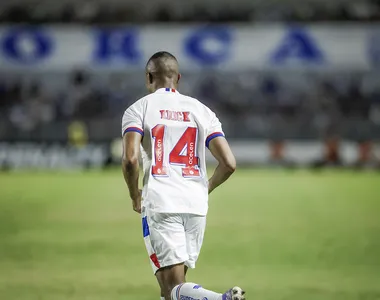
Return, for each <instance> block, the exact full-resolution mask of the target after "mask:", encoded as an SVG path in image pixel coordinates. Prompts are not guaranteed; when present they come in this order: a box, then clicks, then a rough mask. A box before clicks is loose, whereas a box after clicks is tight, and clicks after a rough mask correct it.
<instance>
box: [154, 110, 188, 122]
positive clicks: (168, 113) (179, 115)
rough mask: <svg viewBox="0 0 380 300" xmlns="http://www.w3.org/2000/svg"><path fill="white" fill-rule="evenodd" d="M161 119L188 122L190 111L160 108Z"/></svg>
mask: <svg viewBox="0 0 380 300" xmlns="http://www.w3.org/2000/svg"><path fill="white" fill-rule="evenodd" d="M160 114H161V119H164V120H172V121H179V122H190V112H188V111H172V110H167V109H162V110H160Z"/></svg>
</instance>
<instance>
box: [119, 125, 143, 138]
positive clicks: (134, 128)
mask: <svg viewBox="0 0 380 300" xmlns="http://www.w3.org/2000/svg"><path fill="white" fill-rule="evenodd" d="M131 131H134V132H138V133H140V134H141V135H142V136H144V131H142V129H140V128H138V127H128V128H127V129H125V130H124V133H123V135H124V134H126V133H127V132H131Z"/></svg>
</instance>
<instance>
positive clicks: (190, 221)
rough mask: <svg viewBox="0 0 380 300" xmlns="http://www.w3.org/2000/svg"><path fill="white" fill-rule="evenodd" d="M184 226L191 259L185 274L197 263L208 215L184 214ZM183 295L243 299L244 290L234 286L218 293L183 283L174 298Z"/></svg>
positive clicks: (176, 298) (233, 299)
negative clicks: (222, 292)
mask: <svg viewBox="0 0 380 300" xmlns="http://www.w3.org/2000/svg"><path fill="white" fill-rule="evenodd" d="M183 219H184V227H185V234H186V247H187V252H188V255H189V259H188V260H187V261H186V262H185V265H186V267H185V274H186V273H187V270H188V268H195V263H196V261H197V260H198V256H199V253H200V250H201V247H202V243H203V237H204V233H205V228H206V217H205V216H197V215H184V217H183ZM181 296H184V297H189V298H194V299H203V298H207V299H208V300H243V299H245V298H244V291H242V290H241V289H240V288H238V287H236V288H232V289H230V290H228V291H227V292H226V293H224V294H221V293H216V292H213V291H210V290H206V289H204V288H202V287H201V286H200V285H199V284H195V283H183V284H179V285H178V286H176V287H175V288H174V289H173V290H172V300H180V298H181Z"/></svg>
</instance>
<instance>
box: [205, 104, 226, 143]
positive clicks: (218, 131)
mask: <svg viewBox="0 0 380 300" xmlns="http://www.w3.org/2000/svg"><path fill="white" fill-rule="evenodd" d="M209 120H210V122H209V126H208V127H207V129H206V147H207V148H208V146H209V144H210V142H211V141H212V140H213V139H214V138H216V137H219V136H224V132H223V129H222V124H221V123H220V121H219V119H218V117H217V116H216V115H215V113H213V112H211V111H210V119H209Z"/></svg>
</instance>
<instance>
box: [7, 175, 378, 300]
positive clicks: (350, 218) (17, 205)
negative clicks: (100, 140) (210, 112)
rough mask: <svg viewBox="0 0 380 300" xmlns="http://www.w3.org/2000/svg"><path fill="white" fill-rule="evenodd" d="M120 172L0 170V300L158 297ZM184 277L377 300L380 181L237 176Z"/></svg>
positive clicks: (220, 194)
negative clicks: (190, 268) (3, 171)
mask: <svg viewBox="0 0 380 300" xmlns="http://www.w3.org/2000/svg"><path fill="white" fill-rule="evenodd" d="M127 194H128V193H127V189H126V187H125V185H124V183H123V180H122V176H121V173H120V171H118V170H117V171H112V172H105V173H100V172H99V173H97V172H90V173H35V174H34V173H8V174H6V173H0V299H1V300H23V299H28V300H29V299H30V300H35V299H41V300H42V299H43V300H69V299H70V300H87V299H91V300H100V299H102V300H121V299H124V300H132V299H138V300H158V299H159V289H158V285H157V283H156V281H155V278H154V276H153V275H152V271H151V268H150V265H149V261H148V257H147V255H146V251H145V248H144V244H143V239H142V233H141V226H140V223H141V222H140V219H139V215H137V214H136V213H134V212H133V211H132V209H131V205H130V202H129V198H128V197H127ZM188 279H189V280H191V281H194V282H197V283H200V284H202V285H203V286H204V287H206V288H209V289H213V290H216V291H220V292H223V291H224V290H226V289H227V288H229V287H231V286H232V285H234V284H239V285H241V286H243V287H244V288H245V289H246V290H247V293H248V299H257V300H272V299H273V300H280V299H289V300H317V299H318V300H351V299H368V300H369V299H371V300H372V299H380V175H379V174H374V173H353V172H337V171H324V172H321V173H310V172H307V171H297V172H286V171H263V170H261V171H252V170H241V171H238V172H237V173H236V174H235V175H234V176H233V178H232V179H231V180H230V181H229V182H228V183H227V184H226V185H224V186H222V187H221V188H219V189H218V190H216V191H215V193H214V194H213V195H212V196H211V200H210V211H209V219H208V228H207V232H206V238H205V242H204V247H203V250H202V253H201V257H200V259H199V261H198V266H197V269H196V270H194V271H191V272H190V273H189V278H188Z"/></svg>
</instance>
